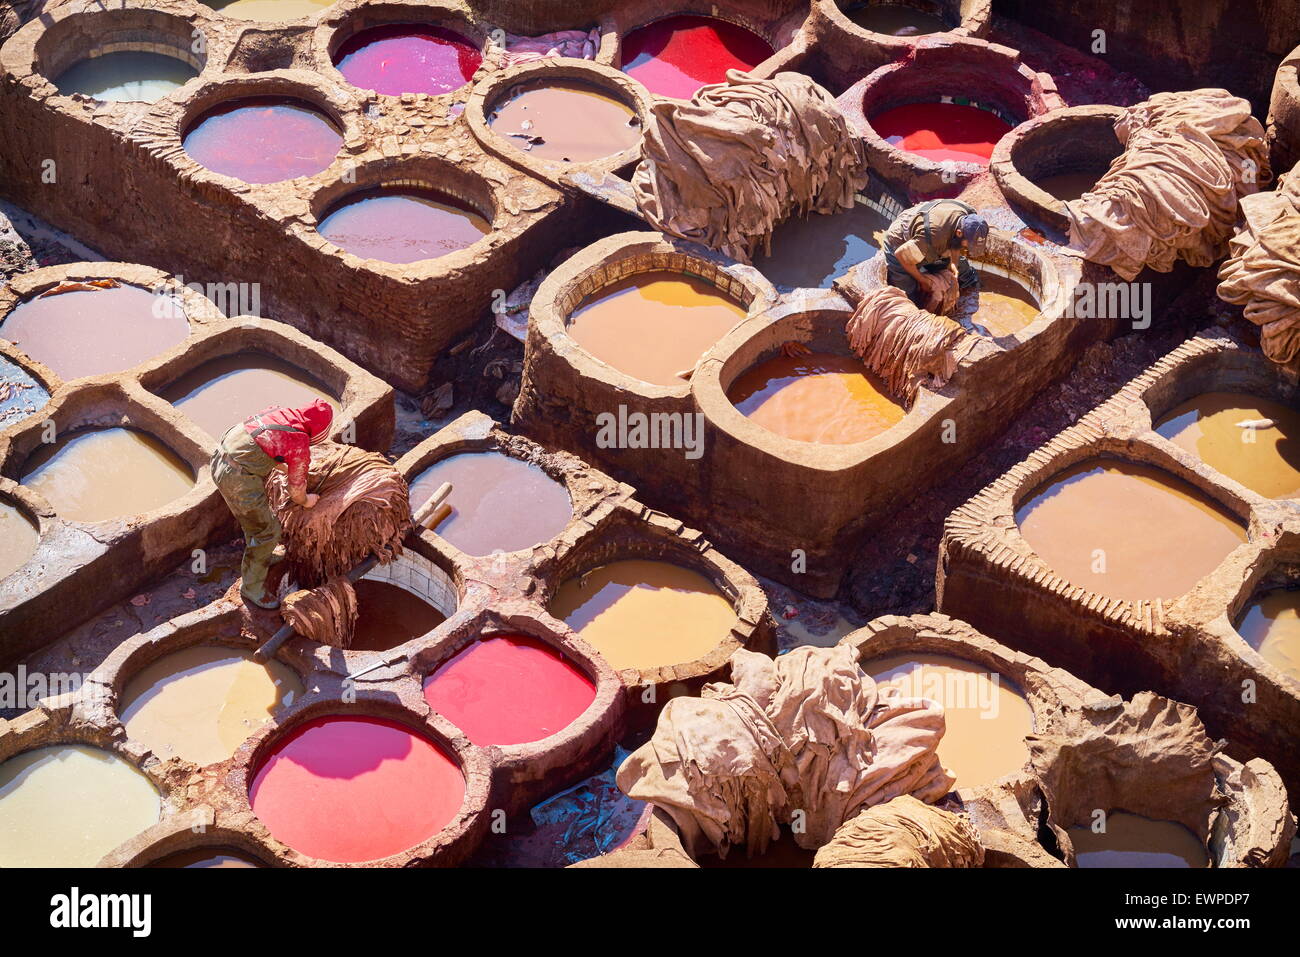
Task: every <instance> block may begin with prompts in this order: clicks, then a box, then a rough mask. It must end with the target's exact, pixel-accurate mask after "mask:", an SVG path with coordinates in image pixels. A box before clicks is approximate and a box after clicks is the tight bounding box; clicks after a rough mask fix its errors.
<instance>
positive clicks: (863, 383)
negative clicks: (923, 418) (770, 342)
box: [727, 353, 907, 445]
mask: <svg viewBox="0 0 1300 957" xmlns="http://www.w3.org/2000/svg"><path fill="white" fill-rule="evenodd" d="M727 397H728V398H729V399H731V401H732V402H733V403H734V404H735V406H736V408H737V409H739V410H740V411H741V412H743V413H744V414H745V415H746V416H748V417H749V418H750V419H751V420H753V421H754V422H755V423H757V424H758V425H761V426H762V427H763V428H765V429H767V430H768V431H769V432H775V433H776V434H777V435H784V436H785V437H786V438H789V439H795V440H797V441H799V442H819V443H822V444H825V445H849V444H852V443H854V442H865V441H866V440H867V439H869V438H872V437H873V436H876V435H879V434H880V433H881V432H883V431H885V430H886V429H888V428H889V427H890V426H891V425H893V424H894V423H895V422H898V421H899V420H901V419H902V418H903V416H904V415H905V414H906V411H907V410H906V409H904V408H903V407H902V406H901V405H900V404H899V403H897V402H895V401H894V400H893V399H891V398H890V397H889V396H888V395H886V394H885V391H884V383H882V382H881V381H880V379H879V377H877V376H876V375H875V374H874V373H872V372H870V371H868V370H867V368H866V367H865V366H864V365H863V364H862V362H861V360H859V359H857V358H855V357H853V356H837V355H831V354H829V353H814V354H813V355H810V356H800V357H798V358H790V357H788V356H784V355H777V356H774V357H773V358H771V359H768V360H767V361H766V362H761V363H759V364H758V365H756V366H755V367H754V368H752V369H750V370H749V371H747V372H746V373H744V374H743V375H742V376H741V377H740V378H738V379H737V380H736V381H735V382H733V383H732V385H731V388H730V389H728V390H727Z"/></svg>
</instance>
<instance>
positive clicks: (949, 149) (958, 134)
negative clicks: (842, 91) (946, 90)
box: [871, 103, 1011, 165]
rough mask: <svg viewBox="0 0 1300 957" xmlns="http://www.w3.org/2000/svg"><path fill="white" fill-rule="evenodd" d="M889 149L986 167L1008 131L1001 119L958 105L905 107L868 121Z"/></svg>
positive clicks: (970, 107) (922, 104) (913, 105)
mask: <svg viewBox="0 0 1300 957" xmlns="http://www.w3.org/2000/svg"><path fill="white" fill-rule="evenodd" d="M871 125H872V126H873V127H874V128H875V130H876V132H877V133H879V134H880V135H881V136H883V137H884V138H885V140H886V141H887V142H889V143H890V144H891V145H893V146H897V147H899V148H900V149H904V150H907V151H908V152H909V153H915V154H916V155H917V156H924V157H925V158H926V159H929V160H934V161H935V162H938V163H942V162H943V161H944V160H952V161H953V162H956V163H979V164H980V165H984V164H986V163H988V161H989V157H990V156H992V155H993V147H994V146H995V145H996V144H997V141H998V140H1000V139H1002V137H1003V135H1004V134H1006V133H1007V131H1008V130H1010V129H1011V127H1010V126H1009V125H1008V124H1007V123H1006V122H1005V121H1004V120H1002V119H1001V118H999V117H998V116H995V115H994V114H992V113H990V112H989V111H988V110H981V109H979V108H977V107H974V106H962V105H961V104H959V103H908V104H906V105H904V106H896V107H894V108H893V109H892V110H886V111H885V112H883V113H878V114H877V115H875V116H873V117H872V118H871Z"/></svg>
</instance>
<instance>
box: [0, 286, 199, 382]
mask: <svg viewBox="0 0 1300 957" xmlns="http://www.w3.org/2000/svg"><path fill="white" fill-rule="evenodd" d="M189 334H190V324H189V321H188V320H187V319H186V318H185V313H184V311H183V309H182V308H181V307H180V305H179V303H177V302H176V301H174V300H172V299H170V298H163V297H161V296H158V295H155V294H154V293H153V292H152V291H151V290H148V289H143V288H141V287H139V286H125V285H123V286H115V287H113V288H111V289H79V290H74V291H72V292H62V293H57V294H55V295H44V296H37V297H36V298H35V299H28V300H25V301H24V302H21V303H19V304H18V306H17V307H15V308H14V310H13V311H12V312H10V313H9V315H8V316H7V317H6V318H5V319H4V321H3V323H0V336H3V337H4V338H5V339H8V340H9V341H10V342H12V343H14V344H15V345H17V346H18V347H19V348H20V349H22V350H23V351H24V352H26V353H27V354H28V355H29V356H31V357H32V358H33V359H36V360H37V361H39V362H43V363H45V365H47V366H49V368H50V369H52V370H53V371H54V372H55V373H56V374H57V375H59V376H60V377H62V378H64V379H78V378H80V377H82V376H89V375H104V374H106V373H110V372H121V371H122V370H123V369H129V368H131V367H132V366H135V365H138V364H140V363H141V362H143V361H144V360H146V359H148V358H149V357H151V356H155V355H157V354H158V353H160V352H162V351H164V350H166V349H170V348H171V347H172V346H174V345H176V344H177V343H179V342H183V341H184V340H185V338H186V337H187V336H188V335H189Z"/></svg>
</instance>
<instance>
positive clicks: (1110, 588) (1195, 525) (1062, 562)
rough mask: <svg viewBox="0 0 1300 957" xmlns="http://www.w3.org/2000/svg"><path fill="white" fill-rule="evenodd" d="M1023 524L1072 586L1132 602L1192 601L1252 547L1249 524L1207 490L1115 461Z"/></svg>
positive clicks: (1066, 476) (1091, 465)
mask: <svg viewBox="0 0 1300 957" xmlns="http://www.w3.org/2000/svg"><path fill="white" fill-rule="evenodd" d="M1016 521H1017V522H1018V523H1019V525H1020V531H1021V534H1022V535H1024V537H1025V540H1026V541H1027V542H1028V543H1029V545H1030V546H1031V547H1032V548H1033V549H1034V551H1036V552H1037V553H1038V554H1039V556H1041V557H1042V559H1043V561H1045V562H1046V563H1047V564H1048V566H1050V567H1051V568H1052V569H1053V570H1054V571H1055V572H1056V573H1057V574H1058V575H1060V576H1061V577H1062V578H1064V579H1065V580H1067V581H1069V582H1073V583H1074V584H1076V585H1082V586H1083V587H1085V588H1088V589H1091V590H1092V591H1094V592H1096V593H1097V594H1099V595H1107V596H1110V597H1113V598H1125V599H1129V600H1132V601H1137V600H1139V599H1152V598H1177V597H1178V596H1179V595H1182V594H1185V593H1186V592H1187V591H1188V590H1190V589H1191V587H1192V586H1193V585H1195V584H1196V583H1197V582H1198V581H1200V580H1201V579H1202V578H1204V577H1205V576H1206V575H1208V574H1209V573H1210V572H1212V571H1213V570H1214V569H1215V568H1216V567H1217V566H1218V565H1219V563H1220V562H1222V561H1223V559H1224V558H1225V557H1226V556H1227V555H1228V553H1229V552H1231V551H1232V550H1233V549H1234V548H1236V547H1237V546H1238V545H1240V544H1241V543H1242V542H1244V541H1245V540H1246V530H1245V529H1244V528H1243V527H1242V525H1241V523H1240V522H1239V521H1238V520H1237V519H1236V518H1235V517H1234V516H1233V515H1231V514H1230V513H1229V512H1228V511H1226V510H1225V509H1224V508H1223V507H1222V506H1220V505H1219V504H1217V503H1216V502H1214V501H1212V500H1211V499H1210V498H1209V497H1207V496H1206V495H1205V494H1204V493H1203V492H1201V491H1200V490H1199V489H1196V488H1194V487H1192V486H1191V485H1189V484H1188V483H1186V482H1184V481H1182V480H1181V479H1178V478H1175V477H1174V476H1172V475H1170V474H1169V473H1167V472H1164V471H1161V470H1160V469H1156V468H1152V467H1151V466H1149V465H1138V464H1134V463H1130V462H1120V461H1117V460H1114V459H1089V460H1085V461H1083V462H1080V463H1077V464H1076V465H1073V466H1071V467H1070V468H1068V469H1066V470H1065V471H1063V472H1061V473H1060V474H1059V475H1057V476H1056V477H1055V478H1053V479H1052V480H1051V481H1050V482H1049V483H1048V484H1047V485H1046V486H1045V487H1044V488H1043V489H1041V490H1039V491H1038V492H1036V493H1035V494H1034V495H1033V497H1032V498H1030V499H1029V501H1027V502H1026V503H1025V504H1024V505H1022V506H1021V507H1020V508H1019V509H1017V510H1016Z"/></svg>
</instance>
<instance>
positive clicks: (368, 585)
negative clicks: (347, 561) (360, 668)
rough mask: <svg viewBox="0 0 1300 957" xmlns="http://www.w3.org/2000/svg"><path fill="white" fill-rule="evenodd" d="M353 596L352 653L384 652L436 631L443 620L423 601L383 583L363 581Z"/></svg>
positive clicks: (436, 610)
mask: <svg viewBox="0 0 1300 957" xmlns="http://www.w3.org/2000/svg"><path fill="white" fill-rule="evenodd" d="M352 587H353V588H354V589H356V593H357V626H356V631H355V632H354V633H353V637H352V647H351V650H353V651H388V650H389V649H390V648H396V647H397V646H398V645H400V644H404V643H406V642H408V641H410V640H411V639H412V638H419V637H420V636H421V635H425V634H428V633H429V632H430V631H432V630H433V629H434V628H437V627H438V626H439V625H441V624H442V623H443V622H444V621H446V620H447V616H446V615H444V614H443V613H442V612H440V611H438V609H437V608H434V607H433V606H432V605H430V604H429V603H428V602H427V601H425V600H424V599H423V598H420V597H419V596H418V595H413V594H411V593H410V592H409V591H407V590H406V589H405V588H399V587H398V586H397V585H390V584H388V583H387V582H382V581H375V580H372V579H369V578H363V579H361V581H359V582H356V583H355V584H353V586H352Z"/></svg>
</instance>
